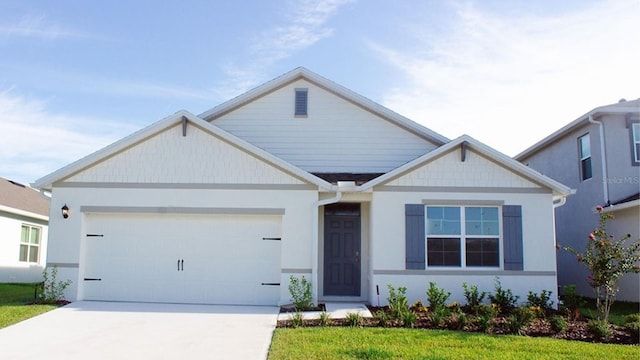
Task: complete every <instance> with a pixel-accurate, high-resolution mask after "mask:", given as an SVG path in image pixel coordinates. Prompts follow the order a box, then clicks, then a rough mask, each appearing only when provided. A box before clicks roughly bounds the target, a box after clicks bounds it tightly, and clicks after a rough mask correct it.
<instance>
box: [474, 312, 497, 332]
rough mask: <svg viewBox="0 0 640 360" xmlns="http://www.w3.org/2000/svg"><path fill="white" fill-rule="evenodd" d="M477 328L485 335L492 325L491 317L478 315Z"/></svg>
mask: <svg viewBox="0 0 640 360" xmlns="http://www.w3.org/2000/svg"><path fill="white" fill-rule="evenodd" d="M477 319H478V326H479V327H480V330H482V331H483V332H485V333H488V332H489V331H490V330H491V326H492V325H493V319H494V318H493V317H491V316H490V315H489V314H479V315H478V317H477Z"/></svg>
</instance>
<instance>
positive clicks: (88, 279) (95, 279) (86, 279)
mask: <svg viewBox="0 0 640 360" xmlns="http://www.w3.org/2000/svg"><path fill="white" fill-rule="evenodd" d="M84 281H102V279H98V278H84Z"/></svg>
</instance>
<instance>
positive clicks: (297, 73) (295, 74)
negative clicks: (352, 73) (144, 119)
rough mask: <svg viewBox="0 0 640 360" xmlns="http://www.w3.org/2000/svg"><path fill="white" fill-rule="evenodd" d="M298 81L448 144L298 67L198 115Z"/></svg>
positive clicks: (210, 116)
mask: <svg viewBox="0 0 640 360" xmlns="http://www.w3.org/2000/svg"><path fill="white" fill-rule="evenodd" d="M299 79H304V80H306V81H308V82H310V83H312V84H314V85H316V86H318V87H321V88H323V89H324V90H326V91H329V92H331V93H333V94H335V95H336V96H339V97H341V98H343V99H345V100H347V101H349V102H351V103H353V104H355V105H357V106H359V107H361V108H363V109H365V110H367V111H369V112H371V113H373V114H376V115H378V116H380V117H382V118H383V119H386V120H387V121H390V122H392V123H394V124H396V125H398V126H400V127H402V128H404V129H406V130H408V131H410V132H412V133H414V134H416V135H418V136H420V137H422V138H425V139H427V140H429V141H431V142H433V143H435V144H436V145H438V146H439V145H443V144H445V143H447V142H448V141H449V139H447V138H446V137H444V136H442V135H440V134H438V133H436V132H435V131H432V130H430V129H428V128H426V127H424V126H422V125H420V124H418V123H416V122H415V121H412V120H410V119H408V118H406V117H404V116H402V115H400V114H398V113H396V112H394V111H391V110H389V109H387V108H386V107H384V106H382V105H380V104H378V103H376V102H374V101H372V100H370V99H368V98H366V97H364V96H362V95H360V94H357V93H355V92H353V91H351V90H349V89H347V88H346V87H344V86H342V85H339V84H337V83H335V82H333V81H331V80H329V79H326V78H324V77H322V76H320V75H318V74H316V73H314V72H313V71H310V70H308V69H306V68H304V67H298V68H296V69H293V70H291V71H289V72H288V73H286V74H283V75H281V76H278V77H277V78H275V79H273V80H271V81H268V82H266V83H264V84H262V85H260V86H258V87H256V88H254V89H252V90H249V91H247V92H246V93H244V94H242V95H240V96H237V97H235V98H233V99H231V100H229V101H226V102H224V103H222V104H220V105H218V106H216V107H214V108H212V109H210V110H208V111H205V112H203V113H202V114H200V115H198V116H199V117H200V118H202V119H204V120H206V121H215V119H216V118H218V117H219V116H222V115H224V114H226V113H229V112H231V111H233V110H235V109H237V108H238V107H241V106H243V105H245V104H247V103H249V102H251V101H253V100H255V99H257V98H260V97H262V96H265V95H267V94H269V93H271V92H273V91H275V90H277V89H279V88H281V87H283V86H286V85H287V84H290V83H292V82H294V81H297V80H299Z"/></svg>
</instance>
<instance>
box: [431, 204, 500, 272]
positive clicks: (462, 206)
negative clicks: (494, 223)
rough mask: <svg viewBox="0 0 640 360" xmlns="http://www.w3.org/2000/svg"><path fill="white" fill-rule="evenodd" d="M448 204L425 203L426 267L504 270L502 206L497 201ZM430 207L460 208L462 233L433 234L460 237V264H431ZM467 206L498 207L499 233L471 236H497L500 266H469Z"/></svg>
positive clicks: (486, 237)
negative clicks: (429, 242) (428, 209)
mask: <svg viewBox="0 0 640 360" xmlns="http://www.w3.org/2000/svg"><path fill="white" fill-rule="evenodd" d="M445 203H446V204H435V203H429V204H428V205H426V204H425V211H424V224H425V225H424V226H425V239H424V242H425V244H424V252H425V254H424V256H425V259H424V264H425V269H427V270H435V271H437V270H443V271H445V270H446V271H450V270H465V269H469V270H479V271H482V270H486V271H496V270H503V268H504V240H503V230H502V228H503V224H502V206H499V205H496V204H495V203H491V204H486V203H483V204H480V203H477V204H474V203H473V202H471V203H465V204H452V203H450V202H449V203H447V202H445ZM428 207H456V208H459V209H460V233H461V234H460V235H433V237H438V238H449V239H460V266H433V265H432V266H429V248H428V244H427V239H429V233H428V223H429V219H428V218H427V208H428ZM467 207H493V208H497V209H498V235H497V236H495V235H471V236H470V237H472V238H484V239H495V238H496V237H497V238H498V251H499V254H498V266H467V261H466V260H467V247H466V237H467V235H466V233H467V227H466V223H465V221H466V214H465V211H464V209H465V208H467Z"/></svg>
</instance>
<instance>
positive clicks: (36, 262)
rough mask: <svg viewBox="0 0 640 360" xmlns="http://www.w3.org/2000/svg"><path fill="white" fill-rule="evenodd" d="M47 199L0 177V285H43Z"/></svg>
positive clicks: (45, 258)
mask: <svg viewBox="0 0 640 360" xmlns="http://www.w3.org/2000/svg"><path fill="white" fill-rule="evenodd" d="M48 224H49V198H47V197H46V196H44V195H41V194H40V193H39V192H38V191H36V190H34V189H31V188H29V187H28V186H26V185H23V184H20V183H18V182H15V181H12V180H8V179H5V178H2V177H0V283H34V282H41V281H42V279H43V278H42V270H44V267H45V264H46V260H47V257H46V255H47V236H48V233H47V228H48Z"/></svg>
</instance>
